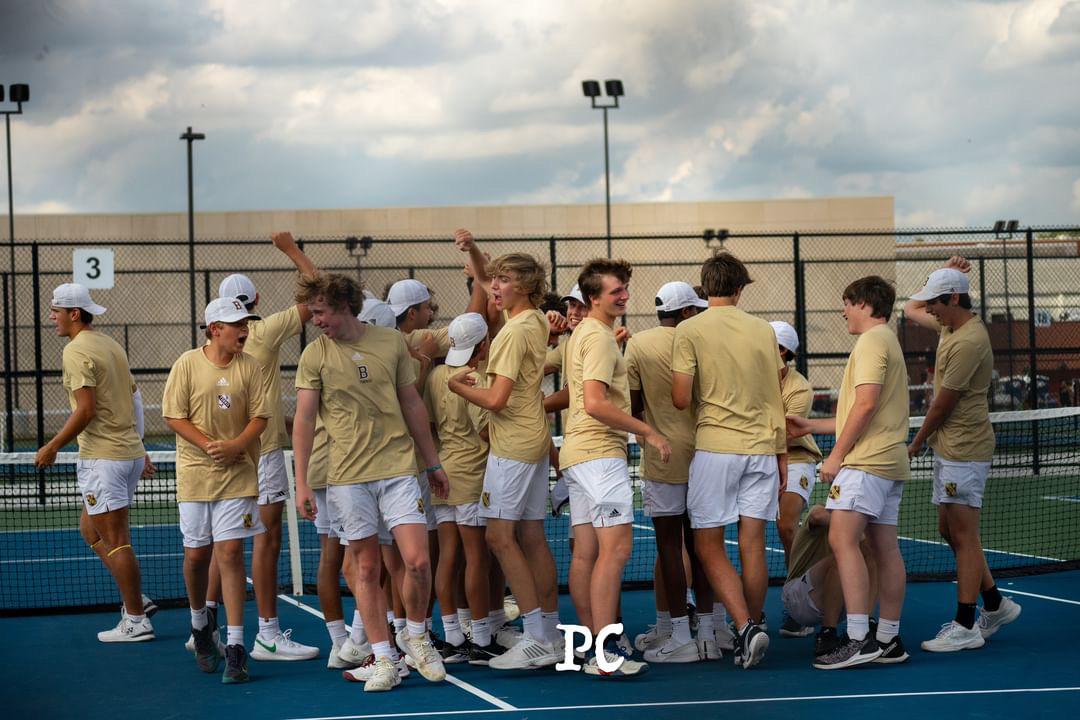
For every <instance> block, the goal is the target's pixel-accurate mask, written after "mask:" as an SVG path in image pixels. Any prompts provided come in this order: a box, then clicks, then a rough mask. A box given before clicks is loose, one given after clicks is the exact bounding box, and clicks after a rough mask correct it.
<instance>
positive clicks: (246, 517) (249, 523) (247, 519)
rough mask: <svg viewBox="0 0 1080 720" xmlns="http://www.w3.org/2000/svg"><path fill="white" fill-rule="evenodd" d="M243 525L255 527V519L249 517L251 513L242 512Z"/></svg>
mask: <svg viewBox="0 0 1080 720" xmlns="http://www.w3.org/2000/svg"><path fill="white" fill-rule="evenodd" d="M244 527H246V528H252V527H255V521H254V520H252V519H251V513H244Z"/></svg>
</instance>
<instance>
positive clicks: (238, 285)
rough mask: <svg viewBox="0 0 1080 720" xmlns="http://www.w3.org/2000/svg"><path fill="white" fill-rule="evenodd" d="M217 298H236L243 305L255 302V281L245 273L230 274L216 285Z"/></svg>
mask: <svg viewBox="0 0 1080 720" xmlns="http://www.w3.org/2000/svg"><path fill="white" fill-rule="evenodd" d="M217 294H218V297H219V298H237V299H238V300H239V301H240V302H242V303H243V304H245V305H250V304H251V303H253V302H255V283H253V282H251V278H249V277H248V276H247V275H240V274H236V275H230V276H229V277H227V278H225V279H224V280H222V281H221V284H220V285H218V290H217Z"/></svg>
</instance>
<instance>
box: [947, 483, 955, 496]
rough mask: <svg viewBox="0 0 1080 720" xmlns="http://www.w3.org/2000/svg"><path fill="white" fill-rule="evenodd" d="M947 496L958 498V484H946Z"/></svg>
mask: <svg viewBox="0 0 1080 720" xmlns="http://www.w3.org/2000/svg"><path fill="white" fill-rule="evenodd" d="M945 494H946V495H948V496H949V497H956V483H954V482H951V483H945Z"/></svg>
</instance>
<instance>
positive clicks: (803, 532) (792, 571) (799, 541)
mask: <svg viewBox="0 0 1080 720" xmlns="http://www.w3.org/2000/svg"><path fill="white" fill-rule="evenodd" d="M814 507H820V505H815V506H814ZM812 509H813V508H811V510H812ZM831 554H832V550H831V549H830V548H829V526H828V525H820V526H818V527H813V528H812V527H810V521H809V520H808V519H807V520H803V524H802V525H800V526H799V529H798V531H796V533H795V538H794V539H793V540H792V541H791V563H790V568H789V569H788V574H787V579H788V580H795V579H796V578H799V577H802V575H803V573H805V572H806V571H807V570H809V569H810V568H812V567H814V565H816V564H817V563H818V561H819V560H824V559H825V558H827V557H829V555H831Z"/></svg>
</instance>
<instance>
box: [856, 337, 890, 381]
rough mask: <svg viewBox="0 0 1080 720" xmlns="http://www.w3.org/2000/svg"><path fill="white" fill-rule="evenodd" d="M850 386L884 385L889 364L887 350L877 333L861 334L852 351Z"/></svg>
mask: <svg viewBox="0 0 1080 720" xmlns="http://www.w3.org/2000/svg"><path fill="white" fill-rule="evenodd" d="M851 354H852V356H853V358H852V360H853V365H854V373H853V374H852V377H851V379H852V383H851V384H852V385H853V386H855V387H858V386H859V385H884V384H885V372H886V369H887V368H888V364H889V348H888V346H887V345H886V344H885V343H884V342H882V340H881V339H880V338H879V337H878V335H877V333H863V335H862V337H860V338H859V341H858V342H856V343H855V348H854V350H852V353H851Z"/></svg>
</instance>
